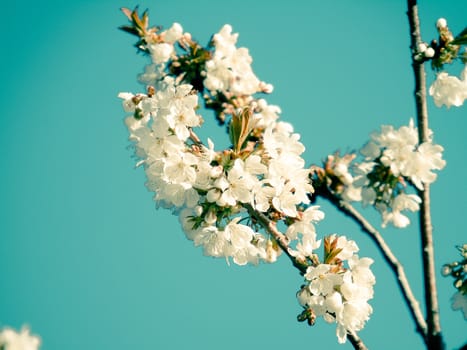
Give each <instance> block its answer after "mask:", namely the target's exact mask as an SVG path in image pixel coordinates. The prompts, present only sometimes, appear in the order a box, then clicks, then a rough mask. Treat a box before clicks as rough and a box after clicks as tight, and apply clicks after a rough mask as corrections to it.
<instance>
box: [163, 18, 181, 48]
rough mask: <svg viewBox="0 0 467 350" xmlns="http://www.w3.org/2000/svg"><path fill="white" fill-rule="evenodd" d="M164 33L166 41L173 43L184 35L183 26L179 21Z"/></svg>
mask: <svg viewBox="0 0 467 350" xmlns="http://www.w3.org/2000/svg"><path fill="white" fill-rule="evenodd" d="M162 35H164V41H165V42H166V43H169V44H173V43H175V42H176V41H178V40H179V39H180V38H181V37H182V36H183V28H182V26H181V25H180V24H179V23H174V24H172V26H171V27H170V28H169V29H167V30H166V31H165V32H163V33H162Z"/></svg>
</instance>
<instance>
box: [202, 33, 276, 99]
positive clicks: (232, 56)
mask: <svg viewBox="0 0 467 350" xmlns="http://www.w3.org/2000/svg"><path fill="white" fill-rule="evenodd" d="M237 39H238V33H234V34H233V33H232V27H231V26H230V25H228V24H226V25H224V26H223V27H222V28H221V30H220V31H219V33H217V34H215V35H214V36H213V40H212V44H213V46H214V53H213V57H212V59H211V60H209V61H208V62H206V71H205V74H206V79H205V81H204V85H205V87H206V88H207V89H208V90H209V91H210V92H211V94H213V95H216V94H217V93H218V92H221V93H223V94H224V96H226V97H227V98H231V97H233V96H244V95H253V94H255V93H257V92H271V91H272V85H270V84H266V83H264V82H261V81H260V80H259V79H258V78H257V77H256V75H255V73H254V72H253V70H252V68H251V63H252V61H253V59H252V58H251V56H250V54H249V52H248V49H247V48H245V47H241V48H237V47H236V43H237Z"/></svg>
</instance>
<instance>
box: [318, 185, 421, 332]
mask: <svg viewBox="0 0 467 350" xmlns="http://www.w3.org/2000/svg"><path fill="white" fill-rule="evenodd" d="M320 194H321V196H322V197H324V198H326V199H327V200H329V201H330V202H331V203H332V204H334V205H335V206H336V207H337V208H338V209H339V210H340V211H341V212H343V213H344V214H345V215H347V216H349V217H350V218H352V219H353V220H354V221H355V222H356V223H357V224H359V226H360V228H361V229H362V231H364V232H365V233H367V234H368V235H369V236H370V238H371V239H372V240H373V242H375V243H376V246H377V248H378V249H379V251H380V252H381V254H382V255H383V257H384V259H385V260H386V262H387V263H388V264H389V267H390V268H391V269H392V271H393V272H394V274H395V276H396V278H397V284H398V285H399V289H400V291H401V293H402V296H403V298H404V300H405V303H406V304H407V306H408V308H409V312H410V315H411V316H412V319H413V321H414V322H415V325H416V329H417V332H418V333H420V335H421V336H422V338H423V340H424V341H425V336H426V332H427V325H426V322H425V319H424V318H423V313H422V311H421V309H420V304H419V302H418V301H417V299H416V298H415V296H414V294H413V292H412V289H411V288H410V284H409V281H408V279H407V276H406V274H405V270H404V267H403V266H402V264H401V263H400V262H399V260H398V259H397V258H396V256H395V255H394V253H393V252H392V250H391V248H390V247H389V246H388V244H387V243H386V242H385V240H384V239H383V236H382V235H381V233H380V232H379V231H378V230H377V229H376V228H375V227H374V226H373V225H371V224H370V223H369V222H368V220H366V219H365V217H364V216H363V215H362V214H360V212H359V211H358V210H357V209H355V208H354V207H353V206H352V205H351V204H350V203H348V202H346V201H343V200H341V199H339V198H338V197H337V196H335V195H333V194H332V193H331V192H329V191H326V193H322V191H321V192H320Z"/></svg>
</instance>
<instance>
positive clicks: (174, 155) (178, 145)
mask: <svg viewBox="0 0 467 350" xmlns="http://www.w3.org/2000/svg"><path fill="white" fill-rule="evenodd" d="M164 85H165V86H164ZM159 86H160V87H161V88H162V87H163V86H164V87H163V88H162V89H161V90H158V91H156V92H155V93H154V94H153V95H148V94H139V95H133V94H131V93H121V94H120V95H119V96H120V97H121V98H122V99H123V100H124V102H123V105H124V108H125V110H126V112H128V113H130V116H129V117H127V119H126V124H127V126H128V129H129V131H130V139H131V140H132V141H133V142H134V145H135V154H136V156H137V157H138V158H139V160H140V164H141V165H144V168H145V172H146V176H147V179H148V181H147V187H148V189H149V190H151V191H152V192H154V193H155V200H156V202H157V203H158V205H159V206H161V207H164V208H169V209H172V210H173V211H174V212H176V213H180V214H181V221H182V226H183V228H184V230H185V232H186V234H187V236H188V238H190V239H192V240H193V241H194V242H195V244H196V245H202V246H203V247H204V252H205V254H206V255H210V256H216V257H232V258H233V261H234V262H235V263H237V264H240V265H243V264H246V263H248V262H251V263H258V261H259V260H261V259H262V260H266V261H274V260H275V257H276V256H277V252H276V250H277V247H276V248H274V245H273V244H272V242H271V240H270V239H268V238H267V237H266V238H265V237H263V236H261V235H259V234H258V233H257V232H255V231H254V230H253V229H252V227H251V226H254V225H244V224H241V223H239V222H240V221H241V220H243V221H244V220H250V221H251V219H248V214H247V213H246V209H245V208H246V206H251V207H252V208H253V209H254V210H257V211H258V212H261V213H269V214H270V215H273V213H274V215H276V217H277V218H283V219H285V218H288V220H289V221H290V222H291V224H290V226H289V228H288V231H287V232H288V236H289V237H291V238H293V239H296V238H298V233H300V237H306V238H305V239H304V242H307V243H303V244H305V245H307V244H308V242H310V240H311V241H314V239H315V233H314V229H313V222H316V221H318V220H319V219H321V218H322V217H323V215H319V214H317V213H318V212H319V211H318V209H315V208H314V207H312V208H311V209H310V208H308V209H306V210H305V209H303V206H304V205H305V206H306V204H308V203H309V198H308V193H310V192H312V191H313V187H312V185H311V183H310V178H309V170H308V169H306V168H304V165H305V162H304V160H303V158H301V156H300V155H301V153H302V152H303V151H304V149H305V148H304V146H303V145H302V144H301V143H300V141H299V138H300V136H299V135H298V134H295V133H293V128H292V126H291V125H290V124H287V123H284V122H277V123H276V122H274V121H273V122H269V124H268V126H267V127H266V128H264V131H263V133H262V134H261V137H260V140H259V141H249V142H246V144H248V146H246V147H244V148H242V145H243V144H244V143H245V141H246V136H247V135H248V134H249V133H250V132H251V131H252V130H254V129H256V124H257V123H258V121H259V119H260V115H258V114H254V113H251V116H250V113H249V111H244V112H243V113H241V114H240V115H239V116H235V117H234V119H233V122H232V124H231V130H232V132H231V134H235V133H237V134H236V136H235V135H234V136H232V137H231V138H233V139H232V141H233V144H234V145H235V147H233V148H231V149H226V150H223V151H218V152H216V151H215V150H214V144H213V142H212V141H210V140H208V142H207V143H208V147H206V146H204V145H203V144H202V143H201V142H200V140H199V139H198V138H197V136H196V135H195V134H194V131H193V128H195V127H198V126H200V125H201V123H202V119H201V117H200V116H198V115H197V114H196V112H195V109H196V107H197V104H198V96H197V95H196V94H194V93H193V90H192V86H191V85H188V84H181V85H176V82H175V80H174V79H172V78H170V77H166V78H165V79H164V84H159ZM137 110H139V111H140V115H141V118H139V119H137V118H135V117H134V115H135V111H137ZM234 121H237V123H235V122H234ZM261 122H262V124H263V125H264V120H262V121H261ZM241 123H243V125H241ZM247 124H248V125H247ZM242 128H246V129H244V130H243V131H242ZM245 130H246V131H245ZM242 132H244V133H246V134H242ZM242 135H244V136H243V137H245V140H243V141H242V140H241V137H242ZM310 212H312V213H313V214H312V215H311V214H310ZM250 224H252V222H250ZM299 225H301V226H300V227H299ZM310 237H311V238H310ZM300 246H301V245H300ZM312 246H314V243H313V244H312ZM310 253H311V251H310Z"/></svg>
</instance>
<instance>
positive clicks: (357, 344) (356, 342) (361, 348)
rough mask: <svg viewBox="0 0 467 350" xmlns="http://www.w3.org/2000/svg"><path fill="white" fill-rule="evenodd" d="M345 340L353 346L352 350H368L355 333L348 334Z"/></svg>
mask: <svg viewBox="0 0 467 350" xmlns="http://www.w3.org/2000/svg"><path fill="white" fill-rule="evenodd" d="M347 338H348V339H349V341H350V343H351V344H352V345H353V347H354V349H356V350H368V348H367V347H366V345H365V343H364V342H363V341H362V339H360V337H359V336H358V335H357V333H355V332H348V333H347Z"/></svg>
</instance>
